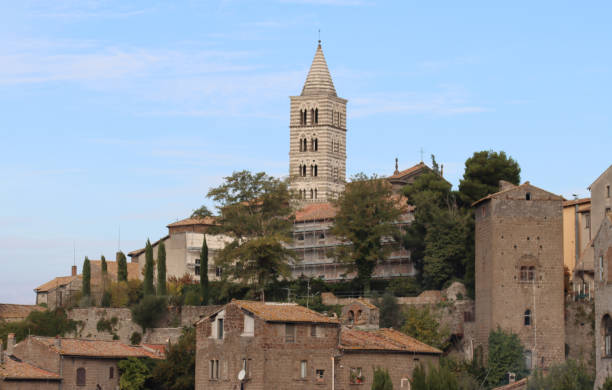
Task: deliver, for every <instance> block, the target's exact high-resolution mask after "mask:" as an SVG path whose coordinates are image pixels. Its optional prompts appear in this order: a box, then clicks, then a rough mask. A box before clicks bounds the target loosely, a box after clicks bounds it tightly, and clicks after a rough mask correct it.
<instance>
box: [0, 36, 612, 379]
mask: <svg viewBox="0 0 612 390" xmlns="http://www.w3.org/2000/svg"><path fill="white" fill-rule="evenodd" d="M290 99H291V104H290V112H289V176H288V178H275V177H271V176H268V175H267V174H265V173H255V172H250V171H246V170H245V171H240V172H234V173H232V174H229V173H228V176H227V177H226V178H225V181H224V183H223V184H221V185H220V186H218V187H216V188H212V189H211V190H210V192H209V194H208V197H209V198H210V199H211V200H213V201H214V202H215V204H216V205H217V206H218V208H217V210H214V211H211V210H208V208H207V207H205V206H202V207H199V205H193V208H194V209H195V211H194V212H193V214H192V215H188V216H184V217H185V218H184V219H182V220H179V221H176V222H172V223H169V224H168V225H167V229H168V234H167V235H165V236H163V237H151V240H148V239H146V237H143V242H144V241H145V240H147V241H146V244H145V245H144V247H142V248H133V250H131V251H129V252H128V253H127V254H124V253H122V252H118V253H116V254H115V255H114V256H113V257H114V260H110V259H109V260H107V259H106V258H105V257H104V256H102V257H100V258H99V259H94V258H91V259H90V258H85V259H84V262H83V265H82V266H79V267H77V266H70V265H67V266H66V269H65V270H61V269H58V270H57V274H58V276H57V277H56V278H54V279H52V280H50V281H48V282H46V283H44V284H42V285H40V286H32V288H33V289H34V294H35V297H33V299H35V305H15V304H10V303H6V304H0V338H1V339H2V343H1V344H0V390H5V389H7V390H9V389H62V390H66V389H82V388H87V389H115V388H118V387H120V388H122V389H145V388H147V389H148V388H151V389H190V388H195V389H196V390H205V389H332V390H338V389H356V388H364V389H365V388H367V389H369V388H372V389H391V388H393V389H412V390H420V389H432V388H440V389H442V388H445V389H481V388H487V389H493V388H497V389H521V388H524V389H527V388H534V389H535V388H538V389H540V388H557V387H554V386H553V385H551V383H553V382H554V381H555V380H557V379H560V380H562V379H563V378H566V377H571V378H574V380H578V381H579V382H580V384H581V386H586V387H580V388H581V389H582V388H587V387H589V388H594V389H599V388H604V389H612V318H611V316H612V285H611V284H610V283H612V214H611V213H610V210H611V208H612V199H611V197H610V186H611V185H612V165H611V166H610V167H609V168H608V169H607V170H605V171H604V172H602V173H601V175H600V176H599V177H596V178H592V184H591V185H590V187H589V191H590V194H591V195H590V198H582V199H578V198H576V199H564V198H563V197H562V196H560V195H558V194H554V193H551V192H549V191H547V190H546V189H545V188H540V187H538V183H533V184H532V183H530V182H529V181H521V176H520V172H521V170H520V167H519V165H518V162H517V161H515V160H514V159H513V158H512V157H510V156H507V155H506V154H505V153H504V152H503V151H476V152H475V153H474V154H473V156H471V157H470V158H469V159H468V160H467V161H466V167H465V168H466V170H465V175H464V178H463V180H462V181H461V183H460V186H459V189H458V190H457V191H455V190H452V185H451V184H450V183H449V182H448V181H447V180H446V179H445V177H444V166H443V165H442V164H438V162H437V161H436V159H435V156H432V158H431V163H426V162H425V161H420V162H418V163H417V164H415V165H413V166H408V167H400V162H399V160H398V159H397V158H396V160H395V169H394V170H390V171H389V172H388V174H387V175H384V176H380V177H378V176H366V175H358V176H355V177H353V178H347V174H346V160H347V154H348V153H350V152H351V151H350V150H347V141H346V135H347V132H348V131H349V129H348V128H347V115H348V114H347V103H348V100H347V99H344V98H341V97H339V96H338V93H337V91H336V89H335V86H334V83H333V79H332V76H331V74H330V71H329V69H328V66H327V63H326V60H325V56H324V54H323V48H322V45H321V43H320V41H319V44H318V46H317V48H316V51H315V55H314V59H313V61H312V64H311V66H310V70H309V72H308V75H307V77H306V81H305V83H304V85H303V88H302V90H301V93H300V94H299V95H296V96H291V97H290ZM79 268H80V269H79ZM576 378H579V379H576ZM434 382H435V383H438V386H439V387H432V386H433V385H432V383H434ZM572 383H573V382H572ZM359 385H361V386H363V387H359ZM428 386H429V387H428ZM534 386H539V387H534ZM551 386H553V387H551ZM575 388H578V387H575Z"/></svg>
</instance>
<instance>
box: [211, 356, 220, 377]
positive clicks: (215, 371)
mask: <svg viewBox="0 0 612 390" xmlns="http://www.w3.org/2000/svg"><path fill="white" fill-rule="evenodd" d="M210 379H212V380H218V379H219V361H218V360H211V361H210Z"/></svg>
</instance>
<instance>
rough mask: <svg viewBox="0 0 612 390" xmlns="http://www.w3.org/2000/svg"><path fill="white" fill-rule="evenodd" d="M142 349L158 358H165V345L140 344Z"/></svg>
mask: <svg viewBox="0 0 612 390" xmlns="http://www.w3.org/2000/svg"><path fill="white" fill-rule="evenodd" d="M142 347H143V348H144V349H145V350H147V351H149V352H151V353H154V354H156V355H157V356H158V357H160V358H164V357H165V356H166V344H142Z"/></svg>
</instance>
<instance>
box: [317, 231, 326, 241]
mask: <svg viewBox="0 0 612 390" xmlns="http://www.w3.org/2000/svg"><path fill="white" fill-rule="evenodd" d="M318 237H319V240H325V232H320V233H319V234H318Z"/></svg>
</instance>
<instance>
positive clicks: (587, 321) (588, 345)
mask: <svg viewBox="0 0 612 390" xmlns="http://www.w3.org/2000/svg"><path fill="white" fill-rule="evenodd" d="M594 315H595V312H594V306H593V302H592V301H578V302H573V301H569V302H566V304H565V345H566V347H565V349H566V353H567V358H568V359H573V360H579V361H582V362H584V363H585V364H586V365H587V367H589V368H590V369H591V370H592V371H593V372H595V317H594Z"/></svg>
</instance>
